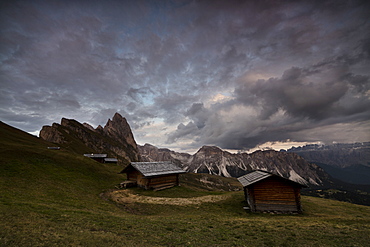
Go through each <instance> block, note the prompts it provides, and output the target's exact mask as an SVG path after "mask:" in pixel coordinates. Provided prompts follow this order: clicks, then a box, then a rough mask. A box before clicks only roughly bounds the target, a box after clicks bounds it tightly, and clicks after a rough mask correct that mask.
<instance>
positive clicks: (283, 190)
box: [247, 177, 300, 211]
mask: <svg viewBox="0 0 370 247" xmlns="http://www.w3.org/2000/svg"><path fill="white" fill-rule="evenodd" d="M247 193H248V200H249V203H250V206H251V210H252V211H274V210H275V211H300V201H299V199H300V198H299V188H296V187H294V186H293V184H291V183H289V182H287V181H285V180H283V179H279V178H276V177H271V178H267V179H265V180H262V181H260V182H257V183H255V184H253V185H251V186H250V187H248V192H247ZM297 202H299V203H297Z"/></svg>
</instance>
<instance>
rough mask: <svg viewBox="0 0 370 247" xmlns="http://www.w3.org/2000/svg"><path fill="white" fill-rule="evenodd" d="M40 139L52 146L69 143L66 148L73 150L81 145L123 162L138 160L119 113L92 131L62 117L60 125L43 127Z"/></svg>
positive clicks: (133, 144) (128, 129)
mask: <svg viewBox="0 0 370 247" xmlns="http://www.w3.org/2000/svg"><path fill="white" fill-rule="evenodd" d="M40 137H41V138H42V139H44V140H47V141H50V142H54V143H60V144H62V143H69V145H68V146H69V147H71V148H72V147H74V148H75V149H80V147H82V146H85V147H87V148H88V149H90V150H91V149H92V150H94V152H97V153H108V154H111V155H113V157H115V158H118V160H121V161H122V162H124V163H127V162H130V161H139V160H140V154H139V150H138V148H137V145H136V142H135V139H134V136H133V134H132V132H131V128H130V126H129V124H128V123H127V121H126V119H125V118H124V117H122V116H121V115H120V114H119V113H116V114H115V115H114V117H113V119H112V120H110V119H109V120H108V122H107V124H106V125H105V126H104V128H103V127H102V126H100V125H99V126H98V127H97V128H96V129H94V128H93V127H92V126H91V125H90V124H87V123H84V124H81V123H79V122H78V121H76V120H74V119H67V118H62V120H61V124H60V125H59V124H55V123H54V124H53V125H52V126H44V127H43V128H42V130H41V131H40ZM86 150H87V149H86Z"/></svg>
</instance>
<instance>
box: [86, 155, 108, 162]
mask: <svg viewBox="0 0 370 247" xmlns="http://www.w3.org/2000/svg"><path fill="white" fill-rule="evenodd" d="M84 156H85V157H89V158H91V159H93V160H96V161H98V162H100V163H104V159H105V158H106V157H107V154H84Z"/></svg>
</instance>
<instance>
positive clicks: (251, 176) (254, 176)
mask: <svg viewBox="0 0 370 247" xmlns="http://www.w3.org/2000/svg"><path fill="white" fill-rule="evenodd" d="M273 176H275V177H280V178H282V179H285V180H287V181H289V182H292V183H295V184H297V185H299V186H301V187H307V186H306V185H303V184H300V183H297V182H295V181H293V180H290V179H287V178H284V177H281V176H279V175H275V174H272V173H269V172H266V171H253V172H250V173H248V174H246V175H244V176H241V177H238V181H239V182H240V183H241V184H242V185H243V187H246V186H249V185H251V184H254V183H257V182H258V181H261V180H264V179H266V178H268V177H273Z"/></svg>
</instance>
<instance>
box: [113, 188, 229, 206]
mask: <svg viewBox="0 0 370 247" xmlns="http://www.w3.org/2000/svg"><path fill="white" fill-rule="evenodd" d="M106 196H107V197H109V198H110V199H111V200H113V201H115V202H117V203H123V204H125V203H134V202H140V203H151V204H167V205H179V206H185V205H196V204H201V203H206V202H218V201H222V200H226V199H228V198H229V197H230V195H208V196H200V197H191V198H168V197H151V196H141V195H135V194H132V193H131V191H129V190H116V191H111V192H108V194H106Z"/></svg>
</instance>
